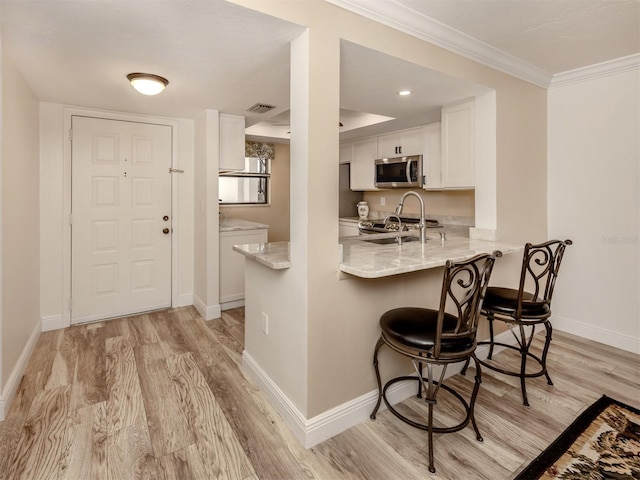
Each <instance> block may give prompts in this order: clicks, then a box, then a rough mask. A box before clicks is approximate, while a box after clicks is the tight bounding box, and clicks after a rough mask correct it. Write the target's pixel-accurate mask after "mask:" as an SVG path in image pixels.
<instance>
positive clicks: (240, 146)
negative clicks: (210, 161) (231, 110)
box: [219, 113, 245, 171]
mask: <svg viewBox="0 0 640 480" xmlns="http://www.w3.org/2000/svg"><path fill="white" fill-rule="evenodd" d="M244 128H245V123H244V117H238V116H235V115H226V114H223V113H221V114H220V166H219V170H224V171H229V170H236V171H238V170H244Z"/></svg>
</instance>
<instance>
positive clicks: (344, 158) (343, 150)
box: [338, 142, 353, 163]
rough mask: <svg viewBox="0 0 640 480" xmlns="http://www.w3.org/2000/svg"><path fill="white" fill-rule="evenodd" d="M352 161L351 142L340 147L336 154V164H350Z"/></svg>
mask: <svg viewBox="0 0 640 480" xmlns="http://www.w3.org/2000/svg"><path fill="white" fill-rule="evenodd" d="M352 160H353V142H348V143H343V144H341V145H340V152H339V153H338V163H351V161H352Z"/></svg>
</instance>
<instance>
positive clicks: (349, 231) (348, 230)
mask: <svg viewBox="0 0 640 480" xmlns="http://www.w3.org/2000/svg"><path fill="white" fill-rule="evenodd" d="M338 231H339V233H338V236H340V237H357V236H358V235H360V229H359V228H358V224H357V223H353V222H342V221H340V222H338Z"/></svg>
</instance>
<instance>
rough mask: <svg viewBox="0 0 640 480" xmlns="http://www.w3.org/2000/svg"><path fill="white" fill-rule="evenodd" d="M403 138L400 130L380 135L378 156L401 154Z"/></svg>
mask: <svg viewBox="0 0 640 480" xmlns="http://www.w3.org/2000/svg"><path fill="white" fill-rule="evenodd" d="M401 142H402V138H401V136H400V134H399V133H398V132H395V133H388V134H386V135H379V136H378V156H377V158H391V157H397V156H399V155H401V154H400V146H401Z"/></svg>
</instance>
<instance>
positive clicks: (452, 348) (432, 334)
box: [380, 307, 474, 353]
mask: <svg viewBox="0 0 640 480" xmlns="http://www.w3.org/2000/svg"><path fill="white" fill-rule="evenodd" d="M442 324H443V325H442V333H454V330H455V328H456V327H457V325H458V319H457V318H456V317H455V316H453V315H450V314H448V313H445V315H444V319H443V322H442ZM380 328H381V330H382V334H383V335H384V336H385V337H386V338H387V339H388V340H389V341H390V342H392V343H395V344H398V345H404V346H406V347H409V348H415V349H416V350H429V349H431V348H433V346H434V345H435V343H436V334H437V328H438V311H437V310H431V309H428V308H416V307H403V308H396V309H394V310H389V311H388V312H385V313H384V314H383V315H382V317H380ZM473 342H474V335H472V334H469V335H466V336H456V337H454V338H447V337H443V338H442V340H441V351H442V352H443V353H447V352H462V351H466V350H468V349H470V348H471V347H473Z"/></svg>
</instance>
